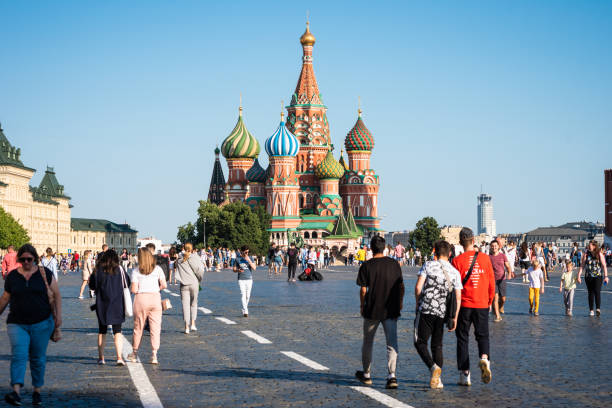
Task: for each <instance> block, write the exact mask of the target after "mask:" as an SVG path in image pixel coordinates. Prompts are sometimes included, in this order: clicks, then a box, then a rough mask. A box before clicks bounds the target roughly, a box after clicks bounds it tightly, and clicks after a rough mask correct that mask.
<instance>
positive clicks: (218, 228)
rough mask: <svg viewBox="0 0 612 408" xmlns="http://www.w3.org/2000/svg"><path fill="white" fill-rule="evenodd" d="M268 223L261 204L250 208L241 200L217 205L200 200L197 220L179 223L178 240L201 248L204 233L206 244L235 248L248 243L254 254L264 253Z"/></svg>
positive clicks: (267, 241)
mask: <svg viewBox="0 0 612 408" xmlns="http://www.w3.org/2000/svg"><path fill="white" fill-rule="evenodd" d="M204 219H206V222H204ZM269 225H270V216H269V215H268V213H267V212H266V210H265V208H263V207H256V208H255V209H251V207H249V206H248V205H246V204H244V203H243V202H241V201H236V202H234V203H231V204H228V205H225V206H223V207H219V206H217V205H215V204H213V203H210V202H208V201H200V206H199V208H198V218H197V220H196V222H195V223H194V224H192V223H187V224H185V225H182V226H180V227H179V228H178V233H177V239H178V241H179V242H180V243H182V244H184V243H186V242H191V243H192V244H194V246H195V247H196V248H201V247H202V246H204V233H205V234H206V246H210V247H213V248H217V247H224V248H233V249H237V248H240V247H241V246H243V245H247V246H248V247H249V248H250V249H251V251H252V252H253V253H256V254H259V255H263V254H264V253H266V251H267V250H268V246H269V239H270V238H269V235H270V234H269V232H268V231H267V229H268V228H269Z"/></svg>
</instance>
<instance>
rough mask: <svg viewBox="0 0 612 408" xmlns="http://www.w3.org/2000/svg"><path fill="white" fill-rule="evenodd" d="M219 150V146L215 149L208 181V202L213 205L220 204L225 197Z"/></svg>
mask: <svg viewBox="0 0 612 408" xmlns="http://www.w3.org/2000/svg"><path fill="white" fill-rule="evenodd" d="M219 153H221V150H220V149H219V146H217V147H216V148H215V166H214V167H213V173H212V177H211V179H210V187H209V188H208V201H210V202H211V203H213V204H217V205H219V204H221V203H222V202H223V198H224V197H225V195H224V193H225V177H224V176H223V168H222V167H221V161H220V160H219Z"/></svg>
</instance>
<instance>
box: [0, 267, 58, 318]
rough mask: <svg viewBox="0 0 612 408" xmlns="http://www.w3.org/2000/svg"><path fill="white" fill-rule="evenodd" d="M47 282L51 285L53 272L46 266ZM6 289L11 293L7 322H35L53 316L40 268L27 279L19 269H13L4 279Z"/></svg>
mask: <svg viewBox="0 0 612 408" xmlns="http://www.w3.org/2000/svg"><path fill="white" fill-rule="evenodd" d="M44 270H45V274H46V275H47V282H48V283H49V285H51V282H52V281H53V272H51V271H50V270H48V269H47V268H44ZM4 290H5V291H6V292H7V293H9V294H10V295H11V298H10V301H9V302H10V303H9V314H8V318H7V319H6V322H7V323H9V324H10V323H15V324H35V323H40V322H42V321H43V320H46V319H48V318H49V316H51V305H50V304H49V296H48V295H47V286H46V285H45V282H44V281H43V278H42V275H41V274H40V270H38V271H36V272H34V273H33V274H32V276H30V280H26V278H24V276H23V275H22V274H20V273H19V271H18V270H17V269H13V270H12V271H11V272H9V274H8V275H7V277H6V280H5V281H4Z"/></svg>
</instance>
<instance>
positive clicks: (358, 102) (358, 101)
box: [357, 96, 361, 117]
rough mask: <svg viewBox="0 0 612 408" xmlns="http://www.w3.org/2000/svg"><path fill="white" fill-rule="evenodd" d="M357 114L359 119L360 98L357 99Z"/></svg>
mask: <svg viewBox="0 0 612 408" xmlns="http://www.w3.org/2000/svg"><path fill="white" fill-rule="evenodd" d="M357 114H358V115H359V117H361V96H358V97H357Z"/></svg>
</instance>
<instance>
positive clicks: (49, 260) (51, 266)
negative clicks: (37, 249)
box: [40, 248, 59, 281]
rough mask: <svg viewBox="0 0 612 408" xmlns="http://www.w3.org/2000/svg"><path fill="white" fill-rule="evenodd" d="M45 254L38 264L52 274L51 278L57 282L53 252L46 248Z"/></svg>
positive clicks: (56, 264) (56, 267) (55, 260)
mask: <svg viewBox="0 0 612 408" xmlns="http://www.w3.org/2000/svg"><path fill="white" fill-rule="evenodd" d="M45 253H46V255H45V256H44V257H42V258H41V259H40V264H41V265H42V266H44V267H45V268H47V269H48V270H50V271H51V272H53V277H54V278H55V280H56V281H57V270H58V269H59V265H58V263H57V259H55V255H53V250H52V249H51V248H47V250H46V251H45Z"/></svg>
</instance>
